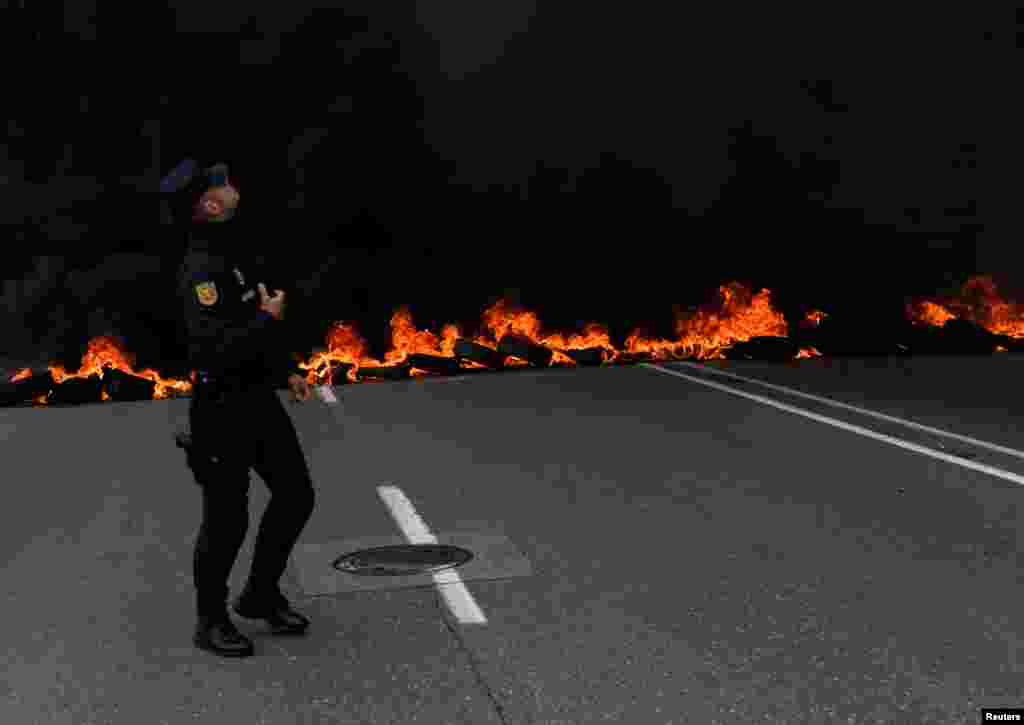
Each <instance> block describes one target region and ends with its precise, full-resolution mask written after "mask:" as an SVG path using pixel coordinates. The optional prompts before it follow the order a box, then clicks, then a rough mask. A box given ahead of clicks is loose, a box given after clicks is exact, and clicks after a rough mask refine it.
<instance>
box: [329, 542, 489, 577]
mask: <svg viewBox="0 0 1024 725" xmlns="http://www.w3.org/2000/svg"><path fill="white" fill-rule="evenodd" d="M472 558H473V553H472V552H471V551H468V550H466V549H463V548H460V547H458V546H447V545H444V544H403V545H395V546H377V547H375V548H372V549H362V550H360V551H353V552H351V553H349V554H345V555H344V556H341V557H338V558H337V559H335V560H334V563H333V566H334V568H335V569H337V570H338V571H343V572H346V573H349V574H359V575H362V576H411V575H413V574H432V573H434V572H435V571H441V570H442V569H453V568H455V567H457V566H462V565H463V564H465V563H466V562H467V561H469V560H470V559H472Z"/></svg>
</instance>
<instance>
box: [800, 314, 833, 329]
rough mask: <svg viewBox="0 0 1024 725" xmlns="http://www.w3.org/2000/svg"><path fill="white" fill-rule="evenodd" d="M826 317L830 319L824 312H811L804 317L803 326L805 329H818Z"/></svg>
mask: <svg viewBox="0 0 1024 725" xmlns="http://www.w3.org/2000/svg"><path fill="white" fill-rule="evenodd" d="M826 317H828V315H827V314H825V313H824V312H822V311H821V310H811V311H810V312H808V313H807V314H806V315H804V319H803V325H802V326H803V327H817V326H818V325H820V324H821V323H822V321H823V320H824V319H825V318H826Z"/></svg>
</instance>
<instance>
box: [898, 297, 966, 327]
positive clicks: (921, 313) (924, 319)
mask: <svg viewBox="0 0 1024 725" xmlns="http://www.w3.org/2000/svg"><path fill="white" fill-rule="evenodd" d="M907 316H908V317H909V318H910V319H911V320H912V321H913V322H914V323H915V324H925V325H931V326H932V327H942V326H943V325H945V324H946V322H947V321H949V320H952V319H955V318H956V315H954V314H953V313H952V312H950V311H949V310H948V309H946V308H945V307H944V306H942V305H940V304H938V303H936V302H928V301H926V300H925V301H920V302H912V303H910V304H908V305H907Z"/></svg>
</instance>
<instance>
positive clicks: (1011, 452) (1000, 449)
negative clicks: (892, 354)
mask: <svg viewBox="0 0 1024 725" xmlns="http://www.w3.org/2000/svg"><path fill="white" fill-rule="evenodd" d="M676 364H679V365H685V366H687V367H690V368H694V369H696V370H703V371H705V372H709V373H712V374H714V375H722V376H725V377H727V378H735V379H736V380H743V381H744V382H748V383H755V384H757V385H761V386H763V387H766V388H769V389H771V390H777V391H778V392H780V393H786V394H788V395H796V396H798V397H801V398H807V399H808V400H813V401H815V402H818V403H824V404H825V405H831V406H833V407H835V408H842V409H843V410H852V411H854V412H855V413H860V414H861V415H867V416H871V417H872V418H878V419H879V420H884V421H886V422H889V423H899V424H900V425H905V426H907V427H908V428H915V429H917V430H922V431H925V432H926V433H932V434H934V435H938V436H945V437H946V438H952V439H954V440H958V441H962V442H963V443H970V444H971V445H972V446H978V447H979V448H986V449H988V450H990V451H995V452H996V453H1005V454H1006V455H1008V456H1015V457H1017V458H1024V451H1019V450H1017V449H1016V448H1007V447H1006V446H1000V445H997V444H995V443H989V442H988V441H982V440H978V439H977V438H971V437H970V436H965V435H961V434H959V433H953V432H952V431H948V430H942V429H941V428H932V427H931V426H930V425H924V424H922V423H915V422H914V421H912V420H904V419H903V418H897V417H895V416H892V415H886V414H885V413H878V412H876V411H874V410H868V409H867V408H858V407H857V406H856V405H849V404H848V403H841V402H839V401H838V400H832V399H831V398H823V397H821V396H819V395H811V394H810V393H805V392H803V391H800V390H793V389H792V388H787V387H785V386H783V385H774V384H772V383H766V382H764V381H763V380H758V379H757V378H747V377H744V376H742V375H737V374H736V373H730V372H726V371H725V370H718V369H716V368H710V367H706V366H704V365H698V364H696V363H689V362H679V363H676ZM643 365H644V366H645V367H651V366H650V365H648V364H647V363H643Z"/></svg>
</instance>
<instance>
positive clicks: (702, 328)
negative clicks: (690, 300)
mask: <svg viewBox="0 0 1024 725" xmlns="http://www.w3.org/2000/svg"><path fill="white" fill-rule="evenodd" d="M718 294H719V297H720V300H719V302H718V304H717V305H715V306H714V307H711V308H710V309H708V308H705V309H698V310H697V311H696V313H695V314H694V315H693V316H691V317H683V316H679V317H677V318H676V323H675V327H676V335H677V336H678V339H676V340H654V339H650V338H648V337H645V336H644V335H643V334H642V333H641V332H640V331H639V330H637V331H634V332H633V333H632V334H630V335H629V336H628V337H627V338H626V351H627V352H647V353H651V354H652V355H653V357H655V358H656V359H659V360H663V359H668V358H696V359H698V360H713V359H721V358H724V357H725V355H724V354H723V353H724V351H725V350H727V349H729V348H730V347H732V346H733V345H735V344H736V343H737V342H745V341H747V340H749V339H750V338H752V337H763V336H772V337H785V336H786V333H787V331H788V330H787V326H786V318H785V317H784V316H783V315H782V313H781V312H778V311H776V310H774V309H772V306H771V290H767V289H762V290H761V291H760V292H758V293H757V294H752V293H751V292H750V290H748V289H747V288H746V287H745V286H744V285H743V284H741V283H739V282H732V283H730V284H727V285H721V286H720V287H719V288H718Z"/></svg>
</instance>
